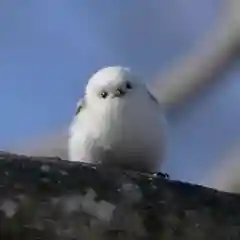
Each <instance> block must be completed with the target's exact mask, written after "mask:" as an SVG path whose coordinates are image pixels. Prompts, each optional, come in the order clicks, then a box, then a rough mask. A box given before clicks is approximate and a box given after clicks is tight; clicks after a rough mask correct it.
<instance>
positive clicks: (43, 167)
mask: <svg viewBox="0 0 240 240" xmlns="http://www.w3.org/2000/svg"><path fill="white" fill-rule="evenodd" d="M41 170H42V171H43V172H49V170H50V166H49V165H47V164H44V165H42V166H41Z"/></svg>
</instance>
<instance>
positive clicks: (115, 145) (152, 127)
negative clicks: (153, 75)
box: [69, 67, 165, 171]
mask: <svg viewBox="0 0 240 240" xmlns="http://www.w3.org/2000/svg"><path fill="white" fill-rule="evenodd" d="M102 92H105V93H107V96H106V97H102V95H101V94H102ZM116 93H117V94H116ZM103 95H106V94H103ZM164 123H165V120H164V118H163V115H162V113H161V109H160V106H159V105H158V103H157V102H156V101H155V100H154V98H153V97H152V96H151V94H150V93H149V92H148V90H147V88H146V86H145V85H144V83H141V82H140V81H139V80H138V79H137V77H135V76H133V75H132V73H131V72H130V70H128V69H125V68H121V67H108V68H104V69H102V70H100V71H99V72H97V73H96V74H95V75H94V76H93V77H92V78H91V79H90V81H89V83H88V85H87V88H86V95H85V97H84V100H82V103H81V107H80V112H79V113H78V114H77V115H76V116H75V118H74V120H73V122H72V124H71V127H70V137H69V158H70V160H71V161H82V162H90V163H95V162H96V163H102V164H106V165H109V166H117V167H123V168H127V169H132V170H138V171H157V169H158V168H159V167H160V164H161V162H162V160H163V155H164V147H165V124H164Z"/></svg>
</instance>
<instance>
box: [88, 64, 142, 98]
mask: <svg viewBox="0 0 240 240" xmlns="http://www.w3.org/2000/svg"><path fill="white" fill-rule="evenodd" d="M141 86H143V83H142V82H141V79H140V78H139V77H137V76H135V75H134V74H133V73H132V72H131V71H130V69H129V68H124V67H120V66H111V67H106V68H103V69H100V70H99V71H98V72H96V73H95V74H94V75H93V76H92V77H91V78H90V79H89V82H88V84H87V87H86V92H85V94H86V99H87V100H91V101H112V100H113V99H121V98H125V97H126V96H127V95H128V94H130V93H131V94H133V93H134V92H138V91H139V90H140V89H141Z"/></svg>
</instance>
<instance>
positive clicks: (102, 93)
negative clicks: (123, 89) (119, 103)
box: [100, 91, 108, 98]
mask: <svg viewBox="0 0 240 240" xmlns="http://www.w3.org/2000/svg"><path fill="white" fill-rule="evenodd" d="M100 96H101V98H106V97H107V96H108V93H107V92H106V91H103V92H101V93H100Z"/></svg>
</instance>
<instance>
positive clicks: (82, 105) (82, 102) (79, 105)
mask: <svg viewBox="0 0 240 240" xmlns="http://www.w3.org/2000/svg"><path fill="white" fill-rule="evenodd" d="M85 106H86V100H85V99H84V98H82V99H80V101H79V102H78V104H77V109H76V112H75V116H76V115H78V114H79V113H80V112H81V111H82V109H83V108H84V107H85Z"/></svg>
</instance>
